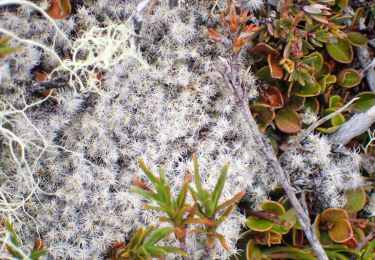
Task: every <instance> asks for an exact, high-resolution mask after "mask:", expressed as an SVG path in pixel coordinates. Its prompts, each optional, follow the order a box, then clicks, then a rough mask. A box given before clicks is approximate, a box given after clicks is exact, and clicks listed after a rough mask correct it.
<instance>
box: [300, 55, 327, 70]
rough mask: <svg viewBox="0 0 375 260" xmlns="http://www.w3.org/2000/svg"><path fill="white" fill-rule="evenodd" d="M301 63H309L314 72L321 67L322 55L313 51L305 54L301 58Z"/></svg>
mask: <svg viewBox="0 0 375 260" xmlns="http://www.w3.org/2000/svg"><path fill="white" fill-rule="evenodd" d="M303 63H305V64H308V65H311V66H312V67H313V68H314V71H315V72H318V71H320V70H321V69H322V66H323V56H322V55H321V54H320V53H319V52H317V51H315V52H313V53H311V54H310V55H307V56H305V57H304V58H303Z"/></svg>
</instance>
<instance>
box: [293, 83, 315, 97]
mask: <svg viewBox="0 0 375 260" xmlns="http://www.w3.org/2000/svg"><path fill="white" fill-rule="evenodd" d="M320 92H321V86H320V85H319V83H308V82H306V84H305V86H301V85H297V86H296V89H295V90H294V95H296V96H300V97H315V96H317V95H319V94H320Z"/></svg>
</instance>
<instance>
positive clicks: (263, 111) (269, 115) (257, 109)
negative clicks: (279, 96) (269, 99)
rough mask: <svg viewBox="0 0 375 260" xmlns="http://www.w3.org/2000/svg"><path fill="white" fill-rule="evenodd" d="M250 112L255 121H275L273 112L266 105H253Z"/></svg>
mask: <svg viewBox="0 0 375 260" xmlns="http://www.w3.org/2000/svg"><path fill="white" fill-rule="evenodd" d="M251 112H252V114H253V115H254V117H255V119H256V120H257V121H264V122H272V120H274V119H275V112H274V110H273V109H272V108H271V106H270V105H268V104H262V103H255V104H254V105H253V106H252V107H251Z"/></svg>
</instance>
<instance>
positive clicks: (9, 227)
mask: <svg viewBox="0 0 375 260" xmlns="http://www.w3.org/2000/svg"><path fill="white" fill-rule="evenodd" d="M5 226H6V228H7V230H8V232H9V233H10V241H11V242H12V244H13V245H15V246H17V247H18V246H20V245H21V244H20V241H19V240H18V238H17V234H16V231H15V230H14V228H13V225H12V224H11V223H10V222H9V221H6V222H5Z"/></svg>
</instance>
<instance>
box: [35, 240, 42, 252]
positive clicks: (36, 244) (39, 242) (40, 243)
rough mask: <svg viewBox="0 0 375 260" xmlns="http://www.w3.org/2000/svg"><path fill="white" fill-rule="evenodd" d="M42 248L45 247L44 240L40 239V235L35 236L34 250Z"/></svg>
mask: <svg viewBox="0 0 375 260" xmlns="http://www.w3.org/2000/svg"><path fill="white" fill-rule="evenodd" d="M42 249H43V243H42V240H41V239H40V237H37V238H35V242H34V247H33V251H36V250H42Z"/></svg>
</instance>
